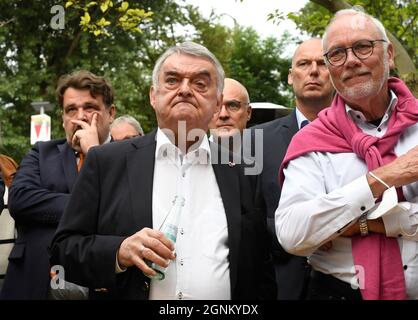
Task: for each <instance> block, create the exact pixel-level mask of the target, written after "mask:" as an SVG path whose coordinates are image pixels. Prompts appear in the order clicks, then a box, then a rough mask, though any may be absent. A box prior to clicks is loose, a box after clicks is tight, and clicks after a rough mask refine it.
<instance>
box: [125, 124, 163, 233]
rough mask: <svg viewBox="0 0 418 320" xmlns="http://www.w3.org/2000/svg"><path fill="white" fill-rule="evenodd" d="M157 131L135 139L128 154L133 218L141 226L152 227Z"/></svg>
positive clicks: (127, 161)
mask: <svg viewBox="0 0 418 320" xmlns="http://www.w3.org/2000/svg"><path fill="white" fill-rule="evenodd" d="M155 133H156V131H154V132H153V133H151V134H149V135H146V136H144V137H141V138H135V139H133V141H132V146H133V150H132V151H130V152H127V154H126V163H127V170H128V181H129V189H128V190H129V193H130V199H131V205H132V212H133V215H134V217H133V219H134V221H135V222H136V225H137V226H138V227H139V228H143V227H149V228H152V189H153V180H154V164H155V148H156V141H155Z"/></svg>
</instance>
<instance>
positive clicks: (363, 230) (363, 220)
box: [358, 213, 369, 237]
mask: <svg viewBox="0 0 418 320" xmlns="http://www.w3.org/2000/svg"><path fill="white" fill-rule="evenodd" d="M358 222H359V225H360V234H361V236H362V237H364V236H367V235H368V234H369V227H368V225H367V213H363V214H362V215H361V216H360V219H359V220H358Z"/></svg>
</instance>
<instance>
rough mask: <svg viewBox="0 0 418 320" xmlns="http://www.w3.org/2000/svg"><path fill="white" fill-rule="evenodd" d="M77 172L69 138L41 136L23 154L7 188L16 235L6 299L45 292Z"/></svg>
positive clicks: (35, 296) (39, 296)
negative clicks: (51, 256)
mask: <svg viewBox="0 0 418 320" xmlns="http://www.w3.org/2000/svg"><path fill="white" fill-rule="evenodd" d="M76 177H77V169H76V158H75V154H74V151H73V150H72V149H71V147H70V146H69V145H68V143H67V142H66V140H65V139H61V140H52V141H48V142H39V143H37V144H36V145H35V146H34V147H33V148H32V150H31V151H30V152H29V153H28V154H27V155H26V157H25V158H24V159H23V160H22V163H21V164H20V166H19V169H18V171H17V174H16V176H15V178H14V180H13V183H12V185H11V188H10V190H9V210H10V213H11V215H12V217H13V218H14V219H15V221H16V227H17V232H18V237H17V239H16V243H15V245H14V247H13V249H12V251H11V253H10V256H9V266H8V269H7V273H6V278H5V281H4V285H3V289H2V292H1V298H2V299H45V298H46V297H47V293H48V287H49V283H50V276H49V270H50V265H49V255H48V251H47V248H48V246H49V244H50V242H51V240H52V237H53V235H54V232H55V230H56V227H57V225H58V221H59V220H60V218H61V216H62V214H63V212H64V208H65V206H66V204H67V202H68V200H69V198H70V193H71V189H72V187H73V184H74V181H75V180H76Z"/></svg>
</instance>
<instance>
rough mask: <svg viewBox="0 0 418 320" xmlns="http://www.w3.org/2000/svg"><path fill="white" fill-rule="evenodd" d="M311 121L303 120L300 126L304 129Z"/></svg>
mask: <svg viewBox="0 0 418 320" xmlns="http://www.w3.org/2000/svg"><path fill="white" fill-rule="evenodd" d="M308 124H309V121H308V120H303V121H302V122H301V124H300V128H301V129H302V128H303V127H304V126H306V125H308Z"/></svg>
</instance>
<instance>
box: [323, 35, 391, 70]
mask: <svg viewBox="0 0 418 320" xmlns="http://www.w3.org/2000/svg"><path fill="white" fill-rule="evenodd" d="M378 41H381V42H387V41H386V40H383V39H378V40H359V41H357V42H355V43H354V44H353V46H351V47H346V48H335V49H331V50H329V51H328V52H327V53H325V54H324V57H325V58H326V59H327V61H328V63H329V64H330V65H332V66H334V67H339V66H342V65H343V64H344V63H345V62H346V61H347V50H348V49H351V51H353V54H354V55H355V56H356V57H357V58H359V59H360V60H365V59H367V58H368V57H370V56H371V55H372V54H373V48H374V46H375V42H378Z"/></svg>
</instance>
